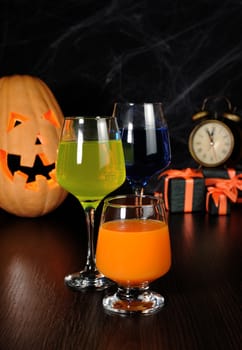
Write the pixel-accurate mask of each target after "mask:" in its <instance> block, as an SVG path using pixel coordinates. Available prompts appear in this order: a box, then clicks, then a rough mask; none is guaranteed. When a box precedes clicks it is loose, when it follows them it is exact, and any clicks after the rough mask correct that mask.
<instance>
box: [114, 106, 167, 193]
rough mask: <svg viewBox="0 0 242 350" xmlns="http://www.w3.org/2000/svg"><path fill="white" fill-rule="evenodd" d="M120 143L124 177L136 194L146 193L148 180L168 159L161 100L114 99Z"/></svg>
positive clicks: (161, 168)
mask: <svg viewBox="0 0 242 350" xmlns="http://www.w3.org/2000/svg"><path fill="white" fill-rule="evenodd" d="M113 116H114V117H116V118H117V121H118V125H119V129H120V134H121V139H122V143H123V149H124V156H125V165H126V178H127V181H128V183H129V184H130V185H131V187H132V190H133V192H134V193H135V194H141V193H143V192H145V189H146V186H147V184H148V181H149V180H150V178H151V177H153V176H154V175H155V174H156V173H160V172H161V171H162V170H164V169H165V168H167V167H168V165H169V164H170V161H171V149H170V137H169V130H168V126H167V121H166V118H165V116H164V112H163V106H162V103H161V102H155V103H148V102H147V103H131V102H116V103H115V104H114V109H113Z"/></svg>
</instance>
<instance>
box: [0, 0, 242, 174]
mask: <svg viewBox="0 0 242 350" xmlns="http://www.w3.org/2000/svg"><path fill="white" fill-rule="evenodd" d="M241 29H242V3H241V1H240V0H224V1H223V0H196V1H195V0H190V1H188V0H176V1H172V0H164V1H163V0H160V1H158V0H157V1H152V0H146V1H145V0H141V1H137V0H122V1H121V0H120V1H118V0H106V1H102V0H96V1H93V0H58V1H55V0H53V1H51V0H38V1H32V0H15V1H14V0H1V1H0V76H6V75H11V74H31V75H34V76H38V77H39V78H41V79H42V80H44V81H45V82H46V83H47V84H48V86H49V87H50V88H51V90H52V91H53V93H54V94H55V96H56V99H57V101H58V102H59V104H60V106H61V108H62V110H63V113H64V114H65V115H67V114H74V113H78V114H82V113H85V114H94V113H95V114H110V113H111V112H112V107H113V103H114V102H115V101H118V100H119V101H122V100H130V101H131V100H132V101H143V102H144V101H162V102H163V104H164V108H165V113H166V117H167V121H168V125H169V128H170V135H171V143H172V156H173V158H172V165H173V167H183V166H194V164H193V162H192V160H191V158H190V156H189V152H188V149H187V139H188V134H189V131H190V128H191V126H192V122H191V116H192V115H193V114H194V113H195V112H197V111H199V110H200V109H201V106H202V102H203V100H204V98H205V97H207V96H212V95H218V96H220V95H225V96H227V97H228V98H229V99H230V101H231V103H232V105H233V106H235V107H236V108H237V110H236V111H237V113H240V111H242V91H241V90H242V73H241V72H242V70H241V63H242V62H241V61H242V39H241V38H242V30H241Z"/></svg>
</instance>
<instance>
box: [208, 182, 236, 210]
mask: <svg viewBox="0 0 242 350" xmlns="http://www.w3.org/2000/svg"><path fill="white" fill-rule="evenodd" d="M210 196H212V199H213V201H214V204H215V206H216V207H217V208H218V214H220V215H225V214H227V201H228V199H230V200H231V201H232V202H236V199H237V196H236V193H235V192H233V191H231V190H230V189H229V188H228V187H227V186H226V185H225V187H224V186H223V185H222V184H221V183H219V184H216V186H215V187H213V186H209V187H208V188H207V196H206V210H207V211H209V198H210Z"/></svg>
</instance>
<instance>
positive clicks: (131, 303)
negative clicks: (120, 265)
mask: <svg viewBox="0 0 242 350" xmlns="http://www.w3.org/2000/svg"><path fill="white" fill-rule="evenodd" d="M164 303H165V300H164V297H163V296H162V295H160V294H158V293H155V292H152V291H149V290H145V291H143V290H139V289H138V288H131V289H121V288H119V290H118V291H117V292H116V293H115V294H113V295H108V296H106V297H104V298H103V307H104V309H105V310H106V311H108V312H110V313H115V314H120V315H131V314H142V315H150V314H153V313H155V312H157V311H159V310H160V309H161V308H163V306H164Z"/></svg>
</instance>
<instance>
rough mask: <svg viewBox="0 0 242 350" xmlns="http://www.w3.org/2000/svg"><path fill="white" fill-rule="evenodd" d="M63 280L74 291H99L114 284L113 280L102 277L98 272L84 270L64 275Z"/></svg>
mask: <svg viewBox="0 0 242 350" xmlns="http://www.w3.org/2000/svg"><path fill="white" fill-rule="evenodd" d="M64 282H65V284H66V285H67V286H68V287H69V288H71V289H73V290H76V291H86V290H94V291H95V290H96V291H101V290H104V289H106V288H108V287H110V286H112V285H114V282H112V281H110V280H109V279H108V278H106V277H104V276H103V275H102V274H101V273H100V272H98V271H95V272H90V271H85V270H84V271H80V272H75V273H72V274H70V275H68V276H65V278H64Z"/></svg>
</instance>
